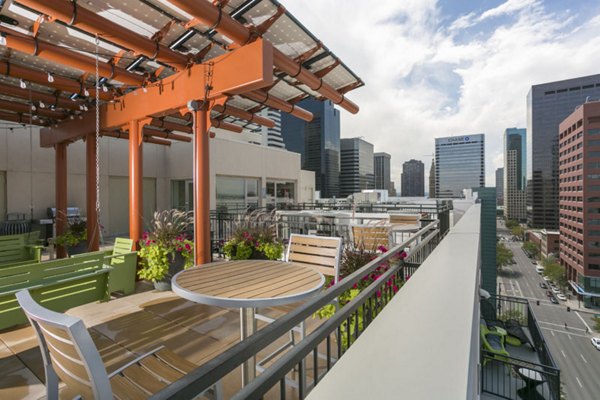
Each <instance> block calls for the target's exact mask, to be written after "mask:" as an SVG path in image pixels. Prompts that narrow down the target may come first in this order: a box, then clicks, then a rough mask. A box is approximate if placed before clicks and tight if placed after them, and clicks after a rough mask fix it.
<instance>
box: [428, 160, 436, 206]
mask: <svg viewBox="0 0 600 400" xmlns="http://www.w3.org/2000/svg"><path fill="white" fill-rule="evenodd" d="M428 195H429V198H430V199H433V198H435V158H432V159H431V168H429V193H428Z"/></svg>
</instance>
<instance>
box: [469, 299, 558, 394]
mask: <svg viewBox="0 0 600 400" xmlns="http://www.w3.org/2000/svg"><path fill="white" fill-rule="evenodd" d="M482 302H487V305H486V306H484V305H485V304H484V303H482V317H483V318H485V319H486V321H488V322H492V323H493V322H495V321H507V320H515V321H518V323H519V325H520V326H521V327H522V328H524V330H526V331H527V332H528V333H529V336H530V337H531V339H532V341H533V349H532V350H531V351H530V352H529V353H524V352H522V351H521V352H520V354H514V353H512V352H511V356H502V357H498V356H497V355H496V356H495V355H494V354H491V353H489V352H486V351H484V350H482V354H481V362H482V366H483V367H482V373H481V390H482V392H483V393H490V394H493V395H496V396H498V397H502V398H505V399H511V400H512V399H514V400H517V399H520V398H522V397H523V396H525V397H526V396H528V395H530V394H527V393H525V394H524V393H523V392H525V391H527V390H529V388H528V387H527V385H532V382H531V381H528V379H529V378H528V377H527V376H525V377H523V376H522V375H520V374H519V370H520V369H521V372H523V370H522V369H523V368H527V369H529V370H532V371H536V372H537V373H539V376H538V378H540V379H539V380H538V381H539V382H538V384H537V385H535V387H532V388H531V391H532V392H534V391H535V392H536V393H537V395H534V394H531V396H533V397H532V398H543V399H547V400H558V399H560V370H559V369H558V367H557V364H556V362H555V361H554V358H553V357H552V354H551V353H550V351H549V348H548V345H547V343H546V341H545V339H544V336H543V335H542V334H541V330H540V327H539V325H538V323H537V320H536V319H535V316H534V314H533V313H532V312H531V307H530V305H529V301H528V300H527V299H523V298H517V297H508V296H492V297H490V298H489V299H487V300H482ZM534 349H535V352H533V350H534ZM515 350H517V349H516V348H515ZM526 351H528V350H526ZM491 364H495V366H491ZM486 365H487V366H486ZM530 374H533V373H530ZM535 396H538V397H535Z"/></svg>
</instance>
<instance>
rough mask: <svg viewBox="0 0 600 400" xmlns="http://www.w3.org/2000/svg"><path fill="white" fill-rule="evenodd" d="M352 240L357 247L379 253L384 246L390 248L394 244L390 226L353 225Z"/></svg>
mask: <svg viewBox="0 0 600 400" xmlns="http://www.w3.org/2000/svg"><path fill="white" fill-rule="evenodd" d="M352 240H353V242H354V246H355V247H357V248H358V247H362V248H363V249H365V250H367V251H374V252H375V251H377V250H378V249H379V247H381V246H383V247H385V248H386V249H389V248H390V244H391V243H392V227H391V226H390V225H389V224H380V225H352Z"/></svg>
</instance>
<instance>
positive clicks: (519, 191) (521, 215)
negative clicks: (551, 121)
mask: <svg viewBox="0 0 600 400" xmlns="http://www.w3.org/2000/svg"><path fill="white" fill-rule="evenodd" d="M526 137H527V134H526V131H525V129H518V128H508V129H506V131H505V132H504V217H505V218H507V219H515V220H518V221H525V220H526V219H527V208H526V205H527V192H526V186H527V178H526V168H527V153H526V145H525V141H526Z"/></svg>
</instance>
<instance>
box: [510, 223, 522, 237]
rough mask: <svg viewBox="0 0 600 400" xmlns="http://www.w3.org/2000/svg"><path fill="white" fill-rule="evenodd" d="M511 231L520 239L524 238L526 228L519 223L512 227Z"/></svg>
mask: <svg viewBox="0 0 600 400" xmlns="http://www.w3.org/2000/svg"><path fill="white" fill-rule="evenodd" d="M510 233H512V235H513V236H516V237H518V238H519V239H521V240H523V236H524V234H525V229H523V227H522V226H521V225H517V226H514V227H512V228H510Z"/></svg>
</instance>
